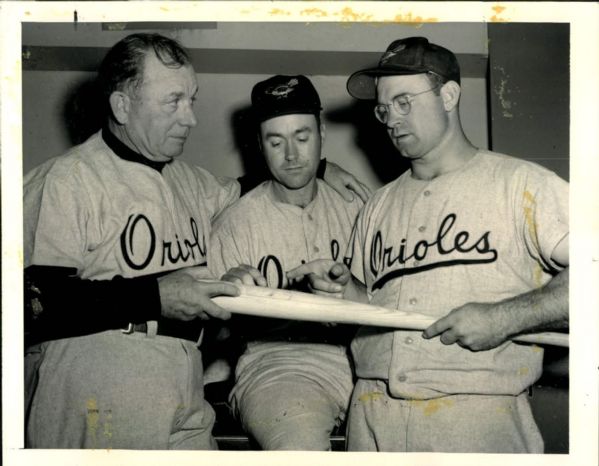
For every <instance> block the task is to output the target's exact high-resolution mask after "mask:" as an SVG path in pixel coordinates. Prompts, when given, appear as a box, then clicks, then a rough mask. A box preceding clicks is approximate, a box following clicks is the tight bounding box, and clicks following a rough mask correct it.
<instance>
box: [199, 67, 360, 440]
mask: <svg viewBox="0 0 599 466" xmlns="http://www.w3.org/2000/svg"><path fill="white" fill-rule="evenodd" d="M252 107H253V110H254V112H255V116H256V123H258V124H259V128H258V130H259V142H260V146H261V149H262V152H263V154H264V156H265V158H266V163H267V166H268V168H269V170H270V172H271V174H272V180H270V181H266V182H264V183H262V184H261V185H259V186H258V187H256V188H255V189H254V190H252V191H250V192H249V193H248V194H247V195H246V196H244V197H243V198H242V199H240V200H239V201H238V202H236V203H235V204H234V205H233V206H231V207H230V208H229V209H227V210H226V211H225V212H224V213H223V214H222V215H221V216H220V217H219V219H218V220H217V221H216V223H215V225H214V229H213V232H212V235H211V245H210V248H211V249H210V251H211V256H210V258H209V267H210V269H211V272H212V273H213V274H214V275H215V276H223V274H224V273H225V272H227V270H229V273H226V274H225V275H224V276H223V279H229V280H231V281H236V280H239V281H241V282H243V283H248V284H254V283H256V284H258V285H262V286H269V287H273V288H294V287H296V286H297V284H295V283H289V282H288V280H287V278H286V271H287V270H290V269H292V268H294V267H297V266H299V265H301V264H303V263H306V262H310V261H313V260H316V259H322V258H327V259H333V260H337V259H340V257H341V256H340V254H342V253H343V251H345V249H346V247H347V245H348V242H349V236H350V233H351V228H352V225H353V222H354V219H355V217H356V216H357V214H358V211H359V210H360V208H361V207H362V202H360V201H358V200H357V199H356V200H354V201H352V202H347V201H345V200H344V199H343V198H342V197H341V196H340V195H339V194H337V193H336V192H335V191H333V190H332V189H330V188H329V187H328V186H327V185H326V184H324V183H322V182H320V181H319V180H317V178H316V171H317V168H318V163H319V160H320V154H321V146H322V142H323V140H324V136H325V134H324V125H323V124H322V123H321V121H320V110H321V104H320V98H319V96H318V93H317V92H316V90H315V89H314V87H313V86H312V83H311V82H310V81H309V80H308V79H307V78H306V77H305V76H274V77H272V78H270V79H267V80H266V81H263V82H260V83H258V84H256V85H255V86H254V89H253V90H252ZM236 320H237V324H238V325H237V328H238V329H242V330H243V336H244V341H245V343H246V345H245V352H244V354H243V356H242V357H241V358H240V359H239V362H238V364H237V368H236V384H235V387H234V388H233V391H232V392H231V395H230V400H231V402H232V405H233V410H234V412H235V414H236V415H237V416H238V417H239V419H240V420H241V423H242V424H243V427H244V428H245V429H246V431H247V432H248V433H249V434H250V435H251V436H252V437H253V438H254V439H255V440H256V441H257V442H258V443H259V444H260V446H261V447H262V448H263V449H266V450H328V449H330V448H331V446H330V441H329V436H330V433H331V431H332V430H333V429H334V427H335V425H338V424H339V423H340V422H341V421H342V420H343V418H344V416H345V412H346V410H347V406H348V402H349V397H350V394H351V391H352V388H353V381H352V369H351V366H350V363H349V360H348V356H347V351H346V350H347V346H346V343H347V342H348V341H349V338H350V337H351V335H350V333H351V332H352V329H351V328H349V327H347V326H335V327H329V326H325V325H323V324H316V323H304V322H292V321H286V320H280V319H277V320H274V319H262V318H256V317H238V318H237V319H236Z"/></svg>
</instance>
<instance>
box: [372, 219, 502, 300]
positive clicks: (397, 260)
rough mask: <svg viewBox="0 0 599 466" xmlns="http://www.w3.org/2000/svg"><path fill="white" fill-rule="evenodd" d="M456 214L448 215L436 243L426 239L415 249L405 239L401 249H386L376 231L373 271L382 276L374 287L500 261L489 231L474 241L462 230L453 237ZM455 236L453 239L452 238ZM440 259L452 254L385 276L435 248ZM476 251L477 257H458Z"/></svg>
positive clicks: (419, 259)
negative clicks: (421, 274) (460, 266)
mask: <svg viewBox="0 0 599 466" xmlns="http://www.w3.org/2000/svg"><path fill="white" fill-rule="evenodd" d="M456 218H457V215H456V214H453V213H452V214H448V215H447V216H446V217H445V218H444V219H443V221H442V222H441V225H440V226H439V231H438V232H437V236H436V238H435V240H434V241H433V242H430V243H429V242H428V241H427V240H425V239H422V240H420V241H418V242H417V243H416V244H415V245H414V246H413V247H411V248H409V247H408V245H407V240H406V239H405V238H402V239H401V241H400V242H399V250H398V251H396V250H394V249H393V246H391V247H387V246H386V245H385V243H384V240H383V235H382V233H381V231H380V230H379V231H377V232H376V233H375V235H374V237H373V238H372V243H371V250H370V271H371V272H372V274H373V275H374V277H375V278H377V277H378V276H379V274H383V275H382V276H381V277H380V278H378V280H376V281H375V283H374V284H373V285H372V289H373V290H375V289H377V288H382V287H383V285H385V283H387V282H388V281H389V280H391V279H393V278H397V277H401V276H403V275H411V274H414V273H419V272H424V271H426V270H431V269H434V268H438V267H449V266H453V265H458V264H482V263H490V262H494V261H495V260H497V250H495V249H493V248H492V247H491V245H490V242H489V235H490V233H491V232H490V231H486V232H485V233H483V235H482V236H481V237H480V238H478V239H475V240H470V234H469V233H468V232H467V231H459V232H457V233H455V234H453V235H452V234H451V230H452V229H453V227H454V225H455V222H456ZM452 237H453V240H452V239H450V238H452ZM433 248H434V249H435V250H436V253H437V254H439V255H440V256H447V255H449V254H452V255H453V257H454V258H453V259H451V260H446V261H439V262H434V263H427V264H424V265H422V266H416V267H412V268H400V269H395V270H392V271H390V272H387V273H385V271H386V270H388V269H390V268H392V267H394V266H396V265H397V264H399V265H403V264H405V263H406V262H408V261H409V260H411V259H414V260H416V261H424V260H425V259H426V257H427V255H428V253H429V251H431V250H432V249H433ZM472 251H476V253H477V255H476V256H474V257H473V256H472V254H470V255H469V256H467V257H466V256H464V257H462V258H456V255H455V253H456V252H457V253H460V254H464V255H466V254H468V253H470V252H472Z"/></svg>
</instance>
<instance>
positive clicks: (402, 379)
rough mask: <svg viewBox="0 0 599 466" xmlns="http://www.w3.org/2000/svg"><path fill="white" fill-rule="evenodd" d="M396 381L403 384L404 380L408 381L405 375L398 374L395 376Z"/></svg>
mask: <svg viewBox="0 0 599 466" xmlns="http://www.w3.org/2000/svg"><path fill="white" fill-rule="evenodd" d="M397 380H399V381H400V382H405V381H406V380H408V377H407V376H406V374H399V375H398V376H397Z"/></svg>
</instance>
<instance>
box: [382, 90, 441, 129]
mask: <svg viewBox="0 0 599 466" xmlns="http://www.w3.org/2000/svg"><path fill="white" fill-rule="evenodd" d="M438 87H439V86H438V85H437V86H435V87H432V88H430V89H427V90H426V91H422V92H419V93H417V94H411V95H405V94H401V95H397V96H395V97H393V100H392V101H391V104H378V105H377V106H376V107H374V115H375V116H376V119H377V120H379V121H380V122H381V123H383V124H386V123H387V122H388V121H389V107H390V106H393V110H395V111H396V112H397V113H399V114H400V115H407V114H408V113H410V110H412V101H413V100H414V99H415V98H416V97H417V96H419V95H422V94H426V93H427V92H431V91H434V90H435V89H437V88H438Z"/></svg>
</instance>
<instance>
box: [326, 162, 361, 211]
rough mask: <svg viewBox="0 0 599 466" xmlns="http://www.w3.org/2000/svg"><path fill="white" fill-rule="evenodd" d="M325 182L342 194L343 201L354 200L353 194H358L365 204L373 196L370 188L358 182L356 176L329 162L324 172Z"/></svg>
mask: <svg viewBox="0 0 599 466" xmlns="http://www.w3.org/2000/svg"><path fill="white" fill-rule="evenodd" d="M324 181H325V182H326V183H327V184H328V185H329V186H331V187H332V188H333V189H334V190H335V191H337V192H338V193H339V194H341V196H342V197H343V199H345V200H346V201H348V202H351V201H353V200H354V194H353V193H355V194H357V195H358V196H359V197H360V199H362V201H364V202H366V201H367V200H368V198H369V197H370V195H371V194H372V192H371V191H370V189H369V188H368V186H366V185H365V184H364V183H362V182H361V181H360V180H358V179H357V178H356V177H355V176H354V175H352V174H351V173H349V172H347V171H345V170H344V169H343V168H341V167H340V166H339V165H337V164H335V163H333V162H329V161H328V160H327V168H326V170H325V171H324Z"/></svg>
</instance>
